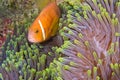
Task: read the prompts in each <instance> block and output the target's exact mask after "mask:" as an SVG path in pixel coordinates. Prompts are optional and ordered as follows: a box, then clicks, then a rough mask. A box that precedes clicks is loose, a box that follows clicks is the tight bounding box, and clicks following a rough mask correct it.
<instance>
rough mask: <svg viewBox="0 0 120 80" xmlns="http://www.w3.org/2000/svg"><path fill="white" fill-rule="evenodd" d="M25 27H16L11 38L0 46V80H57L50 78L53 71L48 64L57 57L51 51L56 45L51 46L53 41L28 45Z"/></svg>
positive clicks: (8, 37)
mask: <svg viewBox="0 0 120 80" xmlns="http://www.w3.org/2000/svg"><path fill="white" fill-rule="evenodd" d="M27 26H28V25H26V26H24V27H23V26H16V27H15V28H14V31H15V32H14V34H13V36H10V35H8V36H7V39H6V42H5V44H4V45H3V46H2V54H1V57H2V59H1V63H0V65H1V66H0V73H1V76H0V78H1V79H3V80H18V79H19V80H27V79H28V80H39V79H40V80H53V79H54V78H57V77H58V76H53V77H51V76H52V75H53V74H54V73H55V71H54V70H53V69H52V65H51V66H50V68H49V64H50V63H51V62H52V60H53V59H54V58H55V57H57V56H59V55H55V54H53V51H52V49H51V47H53V46H58V44H55V43H54V44H52V42H51V41H53V42H55V41H54V40H53V39H52V40H50V42H46V43H44V44H32V43H29V42H28V40H27V37H26V36H27V30H28V29H27ZM25 27H26V28H25ZM55 40H56V39H55ZM51 44H52V45H51ZM51 71H52V72H51ZM53 71H54V73H53ZM51 73H53V74H51Z"/></svg>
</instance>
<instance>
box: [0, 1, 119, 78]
mask: <svg viewBox="0 0 120 80" xmlns="http://www.w3.org/2000/svg"><path fill="white" fill-rule="evenodd" d="M5 1H6V0H5ZM59 7H60V8H61V10H62V16H61V18H60V22H59V26H60V30H59V33H58V34H57V36H56V37H55V38H53V40H50V41H48V42H46V43H43V44H31V43H29V42H28V40H27V37H26V36H27V30H28V29H27V28H28V25H29V24H30V22H29V21H26V22H25V23H23V25H16V26H15V27H14V34H13V36H10V35H8V37H7V39H6V41H5V44H4V45H3V46H2V54H1V56H2V60H1V66H0V73H1V74H0V77H1V79H3V80H119V79H120V45H119V42H120V39H119V37H120V24H119V22H120V1H119V0H84V1H83V2H80V1H79V0H64V2H62V3H60V4H59ZM18 24H19V23H18ZM60 37H62V39H61V38H60ZM59 38H60V39H59ZM54 39H55V42H54ZM56 39H57V40H56ZM51 47H52V49H51Z"/></svg>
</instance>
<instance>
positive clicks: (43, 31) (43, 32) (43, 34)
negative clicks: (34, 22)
mask: <svg viewBox="0 0 120 80" xmlns="http://www.w3.org/2000/svg"><path fill="white" fill-rule="evenodd" d="M38 23H39V25H40V28H41V30H42V36H43V39H44V40H45V30H44V28H43V26H42V23H41V21H40V20H38Z"/></svg>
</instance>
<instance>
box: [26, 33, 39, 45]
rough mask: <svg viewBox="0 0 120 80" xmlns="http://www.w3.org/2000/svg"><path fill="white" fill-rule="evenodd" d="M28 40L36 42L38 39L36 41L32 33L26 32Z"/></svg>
mask: <svg viewBox="0 0 120 80" xmlns="http://www.w3.org/2000/svg"><path fill="white" fill-rule="evenodd" d="M28 41H29V42H31V43H38V41H36V39H35V38H34V37H33V36H32V34H28Z"/></svg>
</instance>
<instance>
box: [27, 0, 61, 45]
mask: <svg viewBox="0 0 120 80" xmlns="http://www.w3.org/2000/svg"><path fill="white" fill-rule="evenodd" d="M59 17H60V9H59V7H58V6H57V4H56V2H51V3H49V4H48V5H47V6H46V7H45V8H44V9H43V10H42V11H41V13H40V14H39V15H38V17H37V18H36V19H35V21H34V22H33V24H32V25H31V26H30V28H29V30H28V40H29V41H30V42H33V43H38V42H44V41H46V40H48V39H50V38H51V37H52V36H54V35H55V34H56V32H57V30H58V21H59Z"/></svg>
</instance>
